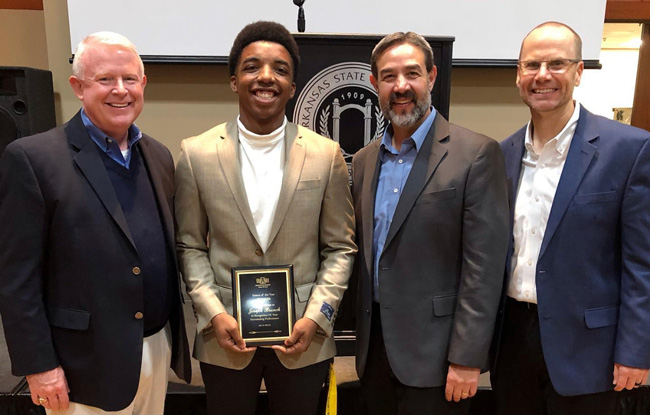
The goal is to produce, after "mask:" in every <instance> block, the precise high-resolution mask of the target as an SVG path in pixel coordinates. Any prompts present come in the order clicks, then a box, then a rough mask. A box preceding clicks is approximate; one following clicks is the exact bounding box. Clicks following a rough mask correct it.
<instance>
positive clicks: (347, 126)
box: [293, 62, 388, 163]
mask: <svg viewBox="0 0 650 415" xmlns="http://www.w3.org/2000/svg"><path fill="white" fill-rule="evenodd" d="M293 120H294V122H295V123H296V124H300V125H302V126H303V127H307V128H309V129H310V130H312V131H315V132H317V133H319V134H320V135H323V136H325V137H329V138H331V139H332V140H334V141H336V142H338V143H339V144H340V145H341V148H342V149H343V156H344V157H345V161H346V162H347V163H350V162H351V161H352V156H353V155H354V153H356V152H357V151H358V150H359V149H360V148H362V147H364V146H366V145H367V144H368V143H370V142H372V141H374V140H376V139H377V138H380V137H381V136H382V134H383V133H384V129H385V128H386V126H387V125H388V122H387V121H386V120H385V119H384V116H383V114H382V112H381V109H380V108H379V103H378V98H377V94H376V93H375V90H374V88H373V87H372V84H370V65H369V64H366V63H360V62H343V63H338V64H336V65H332V66H329V67H327V68H325V69H323V70H322V71H320V72H318V73H317V74H316V75H314V76H313V77H312V78H311V79H310V80H309V82H308V83H307V84H306V85H305V87H304V88H303V90H302V91H301V93H300V95H299V96H298V99H297V100H296V106H295V108H294V112H293Z"/></svg>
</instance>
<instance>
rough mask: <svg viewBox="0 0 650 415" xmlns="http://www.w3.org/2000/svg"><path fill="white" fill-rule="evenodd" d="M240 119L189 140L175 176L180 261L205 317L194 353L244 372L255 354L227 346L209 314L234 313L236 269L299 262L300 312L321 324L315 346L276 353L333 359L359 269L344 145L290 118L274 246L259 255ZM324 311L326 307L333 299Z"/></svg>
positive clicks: (298, 361)
mask: <svg viewBox="0 0 650 415" xmlns="http://www.w3.org/2000/svg"><path fill="white" fill-rule="evenodd" d="M237 135H238V130H237V123H235V122H231V123H227V124H221V125H218V126H216V127H214V128H212V129H211V130H208V131H206V132H205V133H203V134H201V135H199V136H196V137H191V138H188V139H186V140H183V142H182V144H181V155H180V160H179V161H178V165H177V173H176V199H175V203H176V219H177V221H178V234H177V249H178V255H179V261H180V268H181V272H182V274H183V278H184V279H185V283H186V284H187V290H188V292H189V294H190V297H191V298H192V302H193V305H194V310H195V314H196V316H197V319H198V326H197V334H196V340H195V343H194V357H196V358H197V359H198V360H200V361H202V362H205V363H210V364H214V365H218V366H222V367H226V368H231V369H243V368H244V367H246V366H247V365H248V363H250V361H251V359H252V358H253V354H254V352H252V353H246V354H239V353H236V352H231V351H227V350H224V349H223V348H221V347H220V346H219V344H218V343H217V339H216V337H215V335H214V332H213V331H212V327H211V325H210V320H211V319H212V317H214V316H215V315H217V314H219V313H223V312H227V313H229V314H231V315H232V314H233V311H232V290H231V285H232V283H231V274H230V271H231V268H232V267H238V266H257V265H280V264H293V267H294V278H295V304H296V318H301V317H303V316H304V317H308V318H310V319H312V320H314V321H315V322H316V323H317V324H318V325H319V327H320V330H319V331H318V333H317V334H316V336H315V337H314V340H313V341H312V343H311V345H310V347H309V349H308V350H307V351H306V352H304V353H302V354H298V355H294V356H285V355H282V354H280V353H278V357H279V359H280V361H281V362H282V364H283V365H284V366H286V367H288V368H292V369H293V368H300V367H304V366H307V365H310V364H314V363H317V362H320V361H323V360H325V359H329V358H331V357H333V356H334V354H335V353H336V349H335V346H334V339H333V337H332V336H331V334H332V328H333V326H334V320H335V318H336V313H334V316H332V317H331V320H330V319H328V318H327V316H326V314H325V313H323V312H321V307H323V305H324V304H329V305H330V306H331V307H332V308H333V309H334V310H337V309H338V306H339V303H340V301H341V298H342V296H343V292H344V291H345V289H346V288H347V281H348V278H349V276H350V273H351V270H352V264H353V261H354V255H355V253H356V251H357V249H356V245H355V244H354V226H355V225H354V211H353V207H352V198H351V195H350V190H349V186H348V183H349V179H348V169H347V167H346V165H345V162H344V160H343V156H342V155H341V151H340V148H339V145H338V144H337V143H336V142H334V141H332V140H329V139H327V138H324V137H321V136H319V135H317V134H315V133H313V132H312V131H310V130H307V129H305V128H302V127H299V126H297V125H296V124H292V123H288V124H287V127H286V131H285V135H286V139H285V141H286V144H285V145H286V152H285V154H286V165H285V171H284V177H283V180H282V189H281V191H280V199H279V201H278V206H277V209H276V213H275V218H274V221H273V224H272V228H271V235H270V238H269V241H270V242H269V247H268V249H267V251H266V252H262V249H261V248H260V244H259V238H258V236H257V232H256V230H255V223H254V221H253V216H252V214H251V211H250V208H249V205H248V199H247V197H246V191H245V189H244V184H243V180H242V177H241V167H240V162H239V140H238V137H237ZM326 308H327V306H326Z"/></svg>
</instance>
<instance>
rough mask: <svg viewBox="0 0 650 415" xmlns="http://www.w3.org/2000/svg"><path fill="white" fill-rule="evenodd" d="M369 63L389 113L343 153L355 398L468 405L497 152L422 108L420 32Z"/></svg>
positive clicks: (495, 206) (499, 273) (488, 280)
mask: <svg viewBox="0 0 650 415" xmlns="http://www.w3.org/2000/svg"><path fill="white" fill-rule="evenodd" d="M371 67H372V76H371V78H370V79H371V83H372V84H373V86H374V87H375V89H376V90H377V93H378V95H379V102H380V105H381V107H382V111H383V113H384V116H385V117H386V118H387V119H389V120H390V122H391V123H390V126H389V128H388V129H387V131H386V132H385V133H384V136H383V138H382V139H381V140H377V141H375V142H373V143H371V144H369V145H368V146H366V147H365V148H363V149H362V150H360V151H359V152H358V153H357V154H356V155H355V157H354V160H353V162H352V171H353V178H352V188H353V196H354V204H355V212H356V215H357V235H358V240H359V247H360V249H359V252H360V255H359V263H358V268H359V291H358V300H357V307H358V313H357V342H356V346H357V347H356V358H357V372H358V373H359V377H360V378H361V385H362V391H363V395H364V399H365V401H366V405H367V407H368V413H370V414H373V415H376V414H397V413H398V414H424V413H427V414H431V413H436V414H438V413H467V411H468V407H469V405H468V402H469V401H467V400H466V399H467V398H468V397H472V396H473V395H474V394H475V393H476V389H477V383H478V377H479V373H480V371H481V369H482V368H486V367H487V360H488V350H489V346H490V340H491V338H492V332H493V328H494V322H495V318H496V312H497V306H498V304H499V298H500V292H501V287H502V284H503V266H504V260H505V254H506V249H507V244H508V220H507V217H508V202H507V191H506V176H505V168H504V162H503V157H502V155H501V152H500V150H499V145H498V143H497V142H496V141H494V140H491V139H489V138H487V137H485V136H483V135H480V134H477V133H474V132H472V131H469V130H467V129H464V128H462V127H458V126H456V125H453V124H450V123H448V122H447V120H445V119H444V118H443V117H442V115H440V114H438V113H437V112H436V110H435V108H433V107H432V106H431V90H432V88H433V85H434V82H435V79H436V74H437V69H436V67H435V65H434V63H433V51H432V50H431V47H430V46H429V44H428V42H427V41H426V40H425V39H424V38H422V36H420V35H417V34H415V33H412V32H408V33H401V32H400V33H394V34H392V35H388V36H387V37H385V38H384V39H383V40H381V41H380V42H379V43H378V44H377V46H376V47H375V49H374V50H373V52H372V57H371ZM451 401H455V402H451ZM459 401H462V403H457V402H459Z"/></svg>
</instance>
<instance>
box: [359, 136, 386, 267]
mask: <svg viewBox="0 0 650 415" xmlns="http://www.w3.org/2000/svg"><path fill="white" fill-rule="evenodd" d="M380 145H381V139H379V140H375V141H373V142H372V143H370V144H368V147H369V152H370V153H369V154H368V156H367V157H366V160H367V162H366V163H365V165H364V172H363V183H362V185H361V186H362V187H361V228H362V229H363V235H362V236H361V237H362V238H363V246H365V247H367V248H366V249H364V252H363V253H364V260H365V261H366V269H367V270H368V272H369V273H370V274H373V273H374V269H375V267H374V264H373V261H372V254H373V235H374V229H375V195H376V194H377V181H378V180H379V166H381V163H380V161H379V146H380ZM373 161H374V163H373Z"/></svg>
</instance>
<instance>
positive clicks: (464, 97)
mask: <svg viewBox="0 0 650 415" xmlns="http://www.w3.org/2000/svg"><path fill="white" fill-rule="evenodd" d="M34 15H35V16H34ZM39 16H40V17H39ZM3 17H4V18H5V19H8V20H10V21H12V24H13V25H14V26H16V27H21V28H23V33H24V34H23V35H22V36H23V37H25V39H24V41H21V43H23V44H30V45H32V44H34V45H36V46H30V47H29V48H25V47H22V48H15V47H14V48H13V49H11V50H10V51H9V52H8V59H9V60H8V61H7V62H6V63H5V62H2V64H17V63H15V62H18V59H24V58H25V57H28V58H33V59H35V60H34V62H36V59H40V60H42V57H43V56H47V62H46V63H43V62H41V63H38V62H36V63H33V64H30V65H29V66H37V67H42V68H46V69H49V70H51V71H52V73H53V79H54V91H55V101H56V114H57V123H59V124H60V123H62V122H65V121H66V120H68V119H69V118H71V117H72V116H73V115H74V114H75V113H76V112H77V111H78V109H79V102H78V101H77V99H76V97H75V96H74V95H73V94H72V91H71V89H70V87H69V85H68V77H69V76H70V64H69V62H68V60H69V58H70V55H71V52H70V35H69V30H68V13H67V2H66V0H47V1H45V2H44V11H43V12H39V11H36V12H25V11H19V10H3V11H0V38H5V36H3V35H4V34H5V25H3V24H2V20H1V19H2V18H3ZM39 19H40V20H39ZM43 26H44V27H43ZM27 27H31V30H29V29H27ZM0 45H3V44H2V43H0ZM32 48H33V50H34V51H38V52H35V53H34V56H31V52H29V50H28V49H32ZM4 54H5V53H4V49H3V50H2V53H1V54H0V56H2V55H4ZM21 62H25V61H21ZM146 74H147V78H148V84H147V88H146V93H145V98H146V104H145V108H144V111H143V112H142V115H140V118H139V119H138V122H137V123H138V126H139V127H141V128H142V129H143V131H145V132H147V133H148V134H150V135H152V136H154V137H156V138H157V139H159V140H160V141H162V142H163V143H164V144H166V145H167V146H168V147H169V149H170V150H171V152H172V154H173V155H174V156H177V155H178V153H179V151H180V141H181V140H182V139H183V138H185V137H187V136H190V135H194V134H197V133H200V132H202V131H205V130H206V129H208V128H210V127H212V126H214V125H216V124H218V123H220V122H223V121H226V120H228V119H232V118H233V117H234V116H235V115H236V114H237V112H238V108H237V100H236V96H235V95H234V94H233V93H232V92H231V91H230V87H229V85H228V72H227V68H226V67H225V66H223V65H161V64H158V65H147V67H146ZM514 78H515V70H514V68H489V69H486V68H454V70H453V73H452V89H451V91H452V93H451V109H450V118H451V120H452V122H454V123H457V124H461V125H464V126H466V127H468V128H471V129H473V130H476V131H479V132H482V133H484V134H487V135H488V136H491V137H493V138H495V139H498V140H501V139H504V138H505V137H507V136H508V135H509V134H510V133H512V132H513V131H515V130H516V129H518V128H519V127H521V126H522V125H523V124H524V123H525V122H526V121H527V119H528V112H527V109H526V107H524V106H523V104H522V103H521V101H520V99H519V96H518V94H517V89H516V88H515V86H514Z"/></svg>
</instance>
